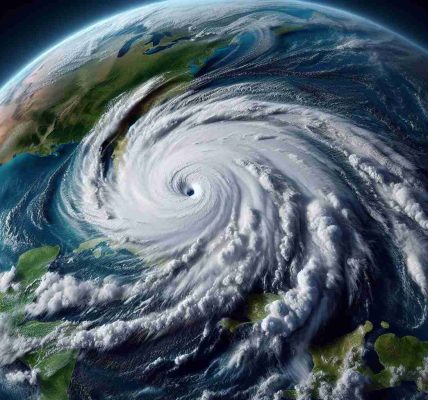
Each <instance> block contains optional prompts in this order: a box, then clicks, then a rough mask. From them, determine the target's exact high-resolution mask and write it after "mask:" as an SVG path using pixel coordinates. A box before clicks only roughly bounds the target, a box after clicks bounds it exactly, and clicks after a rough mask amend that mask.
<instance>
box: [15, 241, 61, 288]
mask: <svg viewBox="0 0 428 400" xmlns="http://www.w3.org/2000/svg"><path fill="white" fill-rule="evenodd" d="M58 254H59V246H44V247H39V248H36V249H32V250H29V251H27V252H25V253H23V254H22V255H21V256H20V257H19V259H18V264H17V265H16V279H17V280H18V281H19V282H20V284H23V285H25V286H27V285H29V284H31V283H33V282H34V281H35V280H37V279H39V278H40V277H41V276H42V275H43V274H44V273H46V272H47V269H48V266H49V264H50V263H51V262H52V261H54V260H55V259H56V258H57V257H58Z"/></svg>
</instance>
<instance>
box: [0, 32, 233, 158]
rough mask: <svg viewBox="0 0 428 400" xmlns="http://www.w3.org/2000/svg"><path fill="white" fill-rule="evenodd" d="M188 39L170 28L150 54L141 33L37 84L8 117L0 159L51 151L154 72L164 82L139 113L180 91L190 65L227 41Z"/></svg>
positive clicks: (91, 123)
mask: <svg viewBox="0 0 428 400" xmlns="http://www.w3.org/2000/svg"><path fill="white" fill-rule="evenodd" d="M177 39H180V40H179V41H176V40H177ZM189 39H190V37H184V36H182V32H181V31H177V32H174V31H173V32H172V33H171V36H170V37H167V38H164V39H163V40H162V41H161V45H162V46H161V45H160V46H158V49H157V50H156V51H155V52H152V53H150V52H149V50H153V46H152V44H145V45H143V44H142V43H144V42H145V41H146V40H147V38H141V39H140V41H138V42H135V43H134V44H133V46H132V47H131V49H130V50H129V51H128V52H127V53H126V55H124V56H123V57H121V58H118V57H117V56H116V54H114V55H112V56H111V57H109V58H106V59H104V60H102V61H98V60H94V61H90V62H88V63H87V64H85V65H83V66H82V67H80V68H79V69H77V70H75V71H71V72H68V73H67V74H65V75H64V76H63V77H62V78H60V79H59V80H58V81H57V82H55V83H53V84H52V85H50V86H47V87H43V88H42V89H40V91H39V92H38V93H37V95H36V96H33V98H32V99H31V101H28V102H27V104H26V107H25V108H23V107H21V108H22V109H21V112H20V114H19V119H17V120H13V121H12V123H10V121H9V124H8V126H9V125H10V129H9V130H8V133H7V137H8V144H7V146H6V145H5V146H3V148H2V149H1V150H0V162H5V161H7V160H9V159H10V158H11V157H12V156H13V154H19V153H23V152H30V153H36V154H41V155H45V154H51V153H52V152H53V151H54V150H55V149H56V147H57V146H58V145H60V144H64V143H70V142H75V141H79V140H81V139H82V138H83V136H84V135H86V134H87V133H88V132H89V131H90V129H91V128H92V127H93V126H94V124H95V123H96V122H97V121H98V120H99V118H100V116H101V115H102V114H103V113H104V112H105V110H106V109H107V106H108V104H109V103H110V102H111V101H112V100H113V99H114V98H116V97H117V96H119V95H121V94H123V93H125V92H127V91H129V90H131V89H133V88H135V87H137V86H138V85H140V84H142V83H144V82H146V81H148V80H149V79H151V78H153V77H155V76H161V75H163V76H165V77H166V78H167V79H168V80H169V82H170V83H169V84H167V85H165V87H164V88H163V90H161V91H160V92H159V93H157V94H156V96H154V98H152V99H151V100H150V101H149V102H148V103H149V104H148V105H147V106H146V107H145V108H144V110H141V112H147V111H148V109H149V108H150V107H153V106H154V105H155V104H158V103H159V102H162V101H164V100H165V99H167V98H169V97H171V96H174V95H176V94H177V93H181V92H183V91H184V90H186V89H187V87H188V83H189V82H190V81H191V80H192V79H193V76H194V75H193V73H192V69H191V66H195V65H196V66H197V65H203V63H204V61H205V60H206V59H207V58H208V57H209V56H210V54H212V53H213V52H214V51H215V50H216V49H218V48H220V47H222V46H225V45H226V44H227V43H228V41H227V40H220V39H219V40H211V41H207V40H195V41H190V40H189ZM168 41H170V42H169V44H168ZM172 42H174V43H172ZM164 43H165V45H164ZM170 45H171V46H170ZM18 106H19V105H18ZM14 118H15V117H14ZM5 126H6V125H5Z"/></svg>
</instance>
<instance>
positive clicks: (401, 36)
mask: <svg viewBox="0 0 428 400" xmlns="http://www.w3.org/2000/svg"><path fill="white" fill-rule="evenodd" d="M177 1H178V0H160V1H157V0H150V1H149V2H147V3H146V4H143V5H141V6H138V7H132V8H130V9H127V10H123V11H120V12H117V13H115V14H112V15H110V16H108V17H105V18H102V19H100V20H99V21H95V22H94V23H92V24H90V25H87V26H85V27H83V28H80V29H77V30H75V31H73V32H72V33H71V34H69V35H68V36H66V37H64V38H62V39H60V40H59V41H58V42H57V43H56V44H54V45H52V46H51V47H49V48H47V49H46V50H43V51H42V52H41V53H40V54H39V55H38V56H36V57H35V58H34V59H33V60H32V61H29V62H28V64H26V65H25V66H24V67H22V68H19V69H17V71H16V72H15V73H13V74H12V75H11V76H10V78H8V79H7V80H6V81H5V82H4V83H0V93H2V92H3V91H5V90H6V89H7V87H8V86H9V85H12V84H13V83H14V81H16V80H17V78H18V77H19V75H23V74H24V73H25V72H26V71H27V70H29V69H30V68H32V67H33V66H34V65H35V64H37V62H39V61H41V60H42V59H43V58H44V57H46V56H47V55H48V54H49V53H50V52H52V51H53V50H55V49H57V48H58V47H60V46H62V45H63V44H65V43H67V42H68V41H70V40H72V39H73V38H75V37H76V36H78V35H81V34H84V33H85V32H86V31H88V30H90V29H93V28H95V27H96V26H97V25H102V24H104V23H107V22H108V21H110V20H112V19H113V18H116V17H118V16H119V15H124V14H127V13H132V12H135V11H137V10H140V9H142V8H145V7H148V6H150V5H153V4H159V3H166V2H170V3H174V2H177ZM194 1H195V0H186V2H189V3H191V2H194ZM221 1H224V0H209V1H207V3H209V2H212V3H220V2H221ZM239 1H241V0H236V1H235V2H236V3H238V2H239ZM270 1H278V2H279V0H270ZM291 3H298V4H302V5H308V6H312V7H319V8H324V9H326V10H330V11H334V12H338V13H342V14H345V15H347V16H349V17H352V18H354V19H360V20H363V21H364V22H365V23H368V24H371V25H374V26H376V27H378V28H380V29H382V30H384V31H386V32H388V33H390V34H392V35H393V36H396V37H397V38H399V39H400V40H402V41H405V42H407V43H408V44H409V45H411V46H412V47H414V48H416V49H418V50H419V51H421V52H423V53H425V54H428V48H425V47H424V46H423V45H421V44H419V43H418V42H416V41H414V40H412V39H411V38H409V37H408V36H405V35H404V34H401V33H400V32H397V31H396V30H394V29H393V28H390V27H389V26H386V25H384V24H381V23H380V22H378V21H376V20H373V19H371V18H368V17H366V16H364V15H361V14H357V13H353V12H351V11H348V10H346V9H342V8H339V7H334V6H331V5H325V4H320V3H317V2H312V1H306V0H293V1H291V2H290V3H288V5H289V4H291ZM180 4H183V2H182V1H181V0H180Z"/></svg>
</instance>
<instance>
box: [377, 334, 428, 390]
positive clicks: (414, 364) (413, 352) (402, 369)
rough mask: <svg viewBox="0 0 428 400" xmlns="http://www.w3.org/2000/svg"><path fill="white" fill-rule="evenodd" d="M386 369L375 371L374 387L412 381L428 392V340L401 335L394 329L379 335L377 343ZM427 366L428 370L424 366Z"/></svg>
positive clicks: (385, 386) (380, 360)
mask: <svg viewBox="0 0 428 400" xmlns="http://www.w3.org/2000/svg"><path fill="white" fill-rule="evenodd" d="M374 348H375V351H376V353H377V355H378V357H379V362H380V363H381V364H382V366H383V367H384V369H383V370H382V371H380V372H379V373H378V374H372V376H371V379H372V382H373V383H372V386H373V388H374V389H381V388H389V387H395V386H399V385H400V384H401V382H402V381H413V382H415V383H416V385H417V388H418V390H419V391H422V392H428V342H423V341H421V340H419V339H418V338H416V337H414V336H404V337H402V338H399V337H398V336H397V335H395V334H393V333H386V334H384V335H381V336H379V337H378V338H377V339H376V341H375V344H374ZM425 366H427V372H424V368H425Z"/></svg>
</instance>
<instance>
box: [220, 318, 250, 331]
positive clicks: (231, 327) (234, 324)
mask: <svg viewBox="0 0 428 400" xmlns="http://www.w3.org/2000/svg"><path fill="white" fill-rule="evenodd" d="M219 323H220V325H221V326H222V327H223V328H225V329H227V330H228V331H229V332H231V333H234V332H235V331H236V330H237V329H238V327H239V326H241V325H242V324H245V322H240V321H237V320H235V319H232V318H223V319H221V320H220V322H219Z"/></svg>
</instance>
